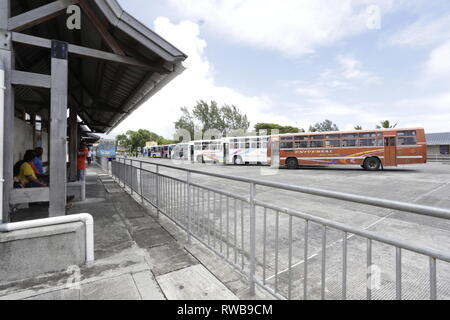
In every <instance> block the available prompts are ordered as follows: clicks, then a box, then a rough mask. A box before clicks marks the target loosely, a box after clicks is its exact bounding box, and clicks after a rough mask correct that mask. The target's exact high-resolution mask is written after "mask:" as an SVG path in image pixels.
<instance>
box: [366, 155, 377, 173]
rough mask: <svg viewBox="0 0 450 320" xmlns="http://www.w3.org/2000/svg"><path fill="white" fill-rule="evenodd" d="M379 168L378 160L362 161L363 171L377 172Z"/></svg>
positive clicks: (368, 159)
mask: <svg viewBox="0 0 450 320" xmlns="http://www.w3.org/2000/svg"><path fill="white" fill-rule="evenodd" d="M380 168H381V162H380V160H378V158H373V157H372V158H367V159H366V160H365V161H364V169H366V170H368V171H378V170H380Z"/></svg>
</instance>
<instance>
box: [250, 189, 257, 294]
mask: <svg viewBox="0 0 450 320" xmlns="http://www.w3.org/2000/svg"><path fill="white" fill-rule="evenodd" d="M255 201H256V184H255V183H252V184H251V185H250V295H251V296H255V293H256V291H255V289H256V286H255V273H256V205H255Z"/></svg>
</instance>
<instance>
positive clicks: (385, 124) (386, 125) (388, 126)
mask: <svg viewBox="0 0 450 320" xmlns="http://www.w3.org/2000/svg"><path fill="white" fill-rule="evenodd" d="M380 124H381V126H380V125H378V126H377V129H394V128H395V127H397V124H398V123H396V124H395V125H393V126H392V125H391V122H390V121H389V120H385V121H381V122H380Z"/></svg>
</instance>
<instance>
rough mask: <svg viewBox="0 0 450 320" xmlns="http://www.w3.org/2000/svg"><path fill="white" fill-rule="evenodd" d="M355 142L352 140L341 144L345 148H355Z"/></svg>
mask: <svg viewBox="0 0 450 320" xmlns="http://www.w3.org/2000/svg"><path fill="white" fill-rule="evenodd" d="M357 141H358V140H356V139H354V140H344V141H343V142H342V146H343V147H344V148H345V147H356V146H357Z"/></svg>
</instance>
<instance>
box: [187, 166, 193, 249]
mask: <svg viewBox="0 0 450 320" xmlns="http://www.w3.org/2000/svg"><path fill="white" fill-rule="evenodd" d="M186 181H187V185H186V186H187V206H186V208H187V211H188V212H187V214H188V243H189V244H190V243H191V241H192V234H191V222H192V209H193V208H192V206H191V172H190V171H188V173H187V179H186Z"/></svg>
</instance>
